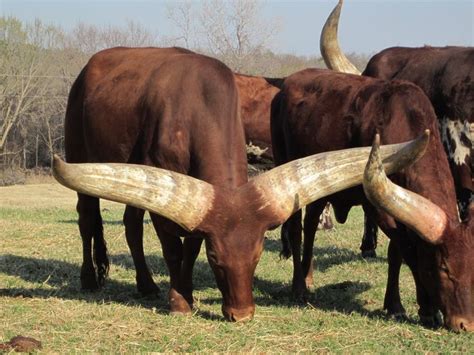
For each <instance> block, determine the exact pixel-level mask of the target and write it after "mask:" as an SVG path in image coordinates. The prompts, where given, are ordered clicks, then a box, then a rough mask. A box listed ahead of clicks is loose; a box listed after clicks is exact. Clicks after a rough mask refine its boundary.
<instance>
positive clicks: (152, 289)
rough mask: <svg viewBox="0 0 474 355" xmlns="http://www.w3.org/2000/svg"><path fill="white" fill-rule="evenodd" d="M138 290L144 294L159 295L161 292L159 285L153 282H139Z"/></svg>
mask: <svg viewBox="0 0 474 355" xmlns="http://www.w3.org/2000/svg"><path fill="white" fill-rule="evenodd" d="M137 290H138V292H139V293H140V294H141V295H142V296H146V297H148V296H158V295H159V294H160V289H159V288H158V286H156V285H155V283H154V282H153V283H151V284H146V285H143V284H137Z"/></svg>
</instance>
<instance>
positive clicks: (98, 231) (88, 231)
mask: <svg viewBox="0 0 474 355" xmlns="http://www.w3.org/2000/svg"><path fill="white" fill-rule="evenodd" d="M77 212H78V214H79V231H80V233H81V238H82V255H83V262H82V267H81V287H82V288H83V289H85V290H96V289H98V288H99V287H101V286H103V285H104V282H105V278H106V277H107V274H108V272H109V260H108V258H107V247H106V244H105V240H104V233H103V228H102V217H101V215H100V203H99V199H98V198H95V197H91V196H87V195H83V194H78V202H77ZM92 244H93V245H92ZM92 248H93V253H92Z"/></svg>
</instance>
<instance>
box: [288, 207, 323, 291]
mask: <svg viewBox="0 0 474 355" xmlns="http://www.w3.org/2000/svg"><path fill="white" fill-rule="evenodd" d="M316 223H317V222H316ZM301 232H302V228H301V210H299V211H297V212H295V214H293V215H292V216H291V217H290V218H289V219H288V220H287V221H286V222H285V223H284V224H283V226H282V228H281V233H282V236H281V237H282V240H285V241H286V243H287V244H289V246H290V248H291V254H292V255H293V282H292V286H291V289H292V292H293V296H294V297H295V299H297V300H302V299H304V297H305V293H306V283H305V276H304V272H303V267H302V264H301Z"/></svg>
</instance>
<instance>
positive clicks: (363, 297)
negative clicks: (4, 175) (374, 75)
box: [0, 185, 474, 353]
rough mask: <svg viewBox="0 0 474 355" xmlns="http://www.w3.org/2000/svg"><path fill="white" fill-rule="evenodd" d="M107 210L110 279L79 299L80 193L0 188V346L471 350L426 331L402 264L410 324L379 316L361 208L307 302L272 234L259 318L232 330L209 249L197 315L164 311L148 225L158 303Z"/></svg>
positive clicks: (262, 268) (340, 230)
mask: <svg viewBox="0 0 474 355" xmlns="http://www.w3.org/2000/svg"><path fill="white" fill-rule="evenodd" d="M34 194H37V197H38V198H37V199H36V198H35V195H34ZM48 194H51V196H59V195H61V202H60V203H56V202H55V201H56V200H55V198H50V199H48V198H47V196H48ZM4 196H8V200H7V198H6V197H5V198H4ZM25 201H41V202H40V203H37V204H34V203H29V202H25ZM105 206H106V208H105V209H104V211H103V218H104V221H105V224H104V229H105V236H106V240H107V243H108V248H109V254H110V260H111V268H110V275H109V279H108V280H107V281H108V282H107V284H106V286H105V287H104V289H103V290H101V291H99V292H94V293H89V292H82V291H81V290H80V285H79V270H80V265H81V259H82V256H81V241H80V237H79V233H78V229H77V225H76V218H77V216H76V212H75V209H74V207H75V195H74V193H72V192H70V191H67V190H65V189H62V188H61V187H59V186H58V185H44V186H43V187H42V186H41V185H37V186H35V187H31V186H25V187H23V189H22V188H21V187H15V189H14V190H11V189H9V188H0V231H1V237H0V253H1V254H0V255H1V256H0V322H1V323H0V342H5V341H8V340H9V339H10V338H11V337H13V336H15V335H23V336H30V337H33V338H35V339H38V340H40V341H42V343H43V350H42V351H44V352H48V353H49V352H55V353H71V352H80V353H83V352H112V353H130V352H151V351H156V352H187V351H212V352H214V351H233V352H234V351H245V352H247V351H253V352H296V351H300V352H303V351H304V352H316V351H318V352H350V353H361V352H364V353H367V352H369V353H374V352H377V353H378V352H383V353H387V352H388V353H394V352H401V351H409V352H419V353H427V352H436V353H448V352H449V353H451V352H472V351H473V349H474V335H473V334H455V333H452V332H449V331H447V330H445V329H434V330H433V329H427V328H424V327H423V326H421V325H420V324H418V318H417V315H416V313H417V306H416V301H415V293H414V284H413V280H412V278H411V276H410V274H409V272H408V270H407V268H406V267H403V269H402V276H401V284H402V299H403V302H404V305H405V307H406V309H407V311H408V315H409V321H408V322H397V321H395V320H392V319H390V318H387V317H386V316H385V313H384V312H383V311H382V310H381V307H382V302H383V295H384V291H385V280H386V272H387V265H386V249H387V245H388V242H387V239H386V238H385V237H384V236H381V237H380V243H379V248H378V255H379V256H378V258H377V259H376V260H372V261H366V260H364V259H362V258H361V257H360V255H359V250H358V248H359V243H360V235H361V231H362V223H363V218H362V212H361V210H360V209H354V210H353V211H352V212H351V215H350V217H349V219H348V223H346V224H345V225H337V226H336V230H335V231H331V232H318V237H317V241H316V244H315V251H314V253H315V265H316V272H315V287H314V291H313V293H312V294H311V295H310V297H309V302H308V303H306V304H299V303H296V302H294V301H293V300H292V297H291V294H290V282H291V274H292V263H291V260H281V259H280V258H279V251H280V242H279V230H276V231H273V232H269V233H267V235H266V241H265V252H264V254H263V256H262V260H261V261H260V263H259V265H258V267H257V271H256V280H255V287H254V296H255V300H256V303H257V311H256V315H255V318H254V320H253V321H251V322H248V323H243V324H233V323H229V322H226V321H224V320H223V318H222V315H221V311H220V307H221V295H220V293H219V291H218V290H217V289H216V286H215V281H214V277H213V275H212V273H211V270H210V268H209V266H208V264H207V261H206V258H205V253H204V252H202V253H201V254H202V255H200V257H199V259H198V261H197V264H196V269H195V278H194V279H195V285H196V291H195V297H196V298H197V301H196V305H197V310H196V311H195V314H194V315H193V316H192V317H178V316H170V315H168V314H167V301H166V293H167V289H168V275H167V270H166V267H165V264H164V261H163V258H162V254H161V248H160V245H159V242H158V239H157V237H156V235H155V233H154V230H153V228H152V225H151V223H150V222H149V220H147V221H146V223H145V251H146V255H147V260H148V263H149V265H150V267H151V269H152V271H153V274H154V279H155V282H156V283H157V284H158V285H159V287H160V290H161V296H160V297H158V298H142V297H140V296H139V295H138V293H137V291H136V288H135V273H134V268H133V262H132V259H131V257H130V253H129V251H128V248H127V245H126V242H125V236H124V228H123V226H122V225H121V219H122V213H123V207H122V206H120V205H118V204H111V203H107V204H105Z"/></svg>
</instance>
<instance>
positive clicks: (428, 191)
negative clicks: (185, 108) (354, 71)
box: [271, 69, 474, 331]
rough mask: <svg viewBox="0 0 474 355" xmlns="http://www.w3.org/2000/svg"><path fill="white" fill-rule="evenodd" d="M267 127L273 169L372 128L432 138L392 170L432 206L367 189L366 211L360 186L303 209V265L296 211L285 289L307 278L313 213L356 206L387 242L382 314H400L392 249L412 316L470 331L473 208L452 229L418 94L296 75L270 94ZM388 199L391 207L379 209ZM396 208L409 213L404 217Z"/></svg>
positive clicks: (430, 121) (288, 230) (427, 116)
mask: <svg viewBox="0 0 474 355" xmlns="http://www.w3.org/2000/svg"><path fill="white" fill-rule="evenodd" d="M271 128H272V138H273V154H274V157H275V162H276V163H277V164H282V163H285V162H288V161H291V160H293V159H299V158H301V157H304V156H308V155H311V154H315V153H320V152H327V151H332V150H337V149H347V148H351V147H359V146H364V145H367V144H369V143H370V141H371V139H372V137H373V136H374V134H375V133H376V132H379V133H380V136H381V139H382V141H383V142H384V143H396V142H400V141H404V140H407V139H411V138H413V137H416V136H417V135H419V134H421V133H422V132H423V130H425V129H426V128H428V129H430V130H431V132H433V133H432V138H431V142H430V146H429V148H428V151H427V152H426V154H425V156H424V157H423V158H422V159H420V160H419V161H418V162H417V163H415V164H414V165H413V166H412V167H410V168H408V169H406V170H404V172H403V173H399V174H396V175H395V176H394V180H395V181H397V182H398V183H399V184H400V185H401V186H404V187H405V188H406V189H408V190H410V191H412V192H415V193H416V194H419V195H421V196H424V197H425V198H428V199H429V200H430V201H432V205H433V206H434V207H430V208H429V209H426V208H425V207H424V206H425V205H426V204H425V205H420V206H418V207H417V208H412V207H411V205H410V204H411V203H412V202H413V201H415V200H416V198H408V199H407V201H404V197H403V196H407V195H408V194H407V193H405V192H403V193H402V194H401V196H402V197H400V196H398V195H399V194H398V195H397V194H395V193H393V195H395V196H394V197H393V196H392V194H389V193H388V192H387V189H385V187H382V189H381V191H382V192H381V193H380V191H379V188H378V187H376V188H375V190H376V192H379V193H378V194H377V193H373V192H372V193H369V196H372V195H376V198H374V197H372V198H371V201H372V202H373V203H374V204H375V207H376V208H374V207H373V205H372V204H369V203H368V202H367V200H366V199H365V197H364V193H363V192H362V190H361V189H360V188H355V189H351V190H347V191H343V192H340V193H337V194H335V195H331V196H329V197H326V198H323V199H321V200H318V201H316V202H315V203H313V204H311V205H309V206H307V208H306V215H305V221H304V237H305V240H304V250H303V260H302V261H301V260H300V247H301V212H300V211H299V212H297V213H296V214H295V215H293V216H292V217H291V218H290V219H289V220H288V222H286V224H285V228H283V233H282V239H283V240H284V242H285V245H286V247H287V248H288V247H291V251H292V253H293V263H294V276H293V290H294V291H295V292H297V293H302V292H303V291H304V289H305V278H306V283H308V281H312V251H313V241H314V233H315V228H314V222H313V221H314V216H315V215H318V214H319V213H320V212H321V211H322V208H323V207H324V205H325V204H326V202H327V201H330V202H331V203H332V205H333V206H334V210H335V214H336V218H337V220H338V221H340V222H344V221H345V219H346V218H347V214H348V212H349V210H350V208H351V206H353V205H356V204H362V205H363V207H364V210H365V211H366V213H368V214H369V216H370V217H371V218H372V219H374V220H376V221H377V223H378V225H379V226H380V227H381V228H382V229H383V230H384V232H385V233H386V234H387V235H388V236H389V237H390V238H391V241H390V246H389V268H390V271H389V281H388V286H387V293H386V296H385V303H384V306H385V308H386V309H387V310H388V312H390V313H392V314H396V313H403V312H404V309H403V307H402V305H401V302H400V297H399V292H398V274H396V272H398V269H397V265H395V267H394V265H393V262H395V263H397V260H395V259H393V258H392V257H391V256H392V254H394V253H397V252H398V251H399V252H401V253H402V255H403V258H404V259H405V261H406V263H407V264H408V266H409V267H410V269H411V271H412V273H413V276H414V279H415V283H416V290H417V301H418V304H419V306H420V310H419V314H420V316H421V317H423V318H424V319H426V320H431V321H433V320H434V319H435V316H436V312H437V310H438V309H440V310H441V311H442V313H443V314H444V317H445V324H446V326H448V327H449V328H451V329H455V330H460V329H465V330H470V331H473V330H474V317H473V316H474V314H473V310H472V301H473V299H472V297H473V296H472V294H471V293H472V285H471V280H472V278H473V268H472V263H473V262H474V260H473V255H474V250H473V248H474V236H473V228H474V218H473V216H472V214H474V206H471V215H470V218H469V220H468V221H466V222H465V223H460V222H459V221H458V217H457V209H456V195H455V189H454V182H453V179H452V176H451V174H450V171H449V164H448V161H447V159H446V155H445V153H444V150H443V145H442V143H441V139H440V134H439V132H438V129H437V128H438V126H437V120H436V115H435V113H434V111H433V108H432V106H431V103H430V101H429V100H428V98H427V97H426V95H425V94H424V93H423V92H422V91H421V89H419V88H418V87H417V86H416V85H414V84H412V83H410V82H405V81H397V80H395V81H383V80H378V79H373V78H369V77H362V76H356V75H350V74H342V73H336V72H334V71H330V70H318V69H308V70H303V71H301V72H298V73H296V74H293V75H291V76H289V77H288V78H287V79H286V80H285V82H284V84H283V87H282V89H281V92H280V93H279V94H278V95H277V96H276V97H275V99H274V102H273V105H272V122H271ZM369 185H370V184H369ZM366 191H367V190H366ZM368 191H369V192H370V191H371V190H370V188H369V190H368ZM380 195H382V196H380ZM387 195H389V196H387ZM413 195H415V194H413ZM416 196H418V195H416ZM387 201H392V203H393V204H394V205H393V206H392V205H390V207H387ZM400 210H401V211H402V212H400ZM404 210H407V211H409V212H410V213H408V215H406V214H404V213H403V211H404ZM384 211H386V212H384ZM392 216H393V217H395V219H394V218H393V217H392ZM413 230H414V231H415V232H416V233H415V232H413ZM418 236H419V237H418ZM288 242H289V246H288Z"/></svg>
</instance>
